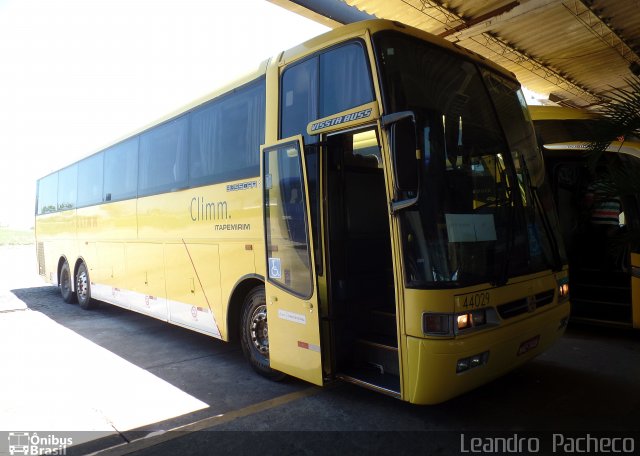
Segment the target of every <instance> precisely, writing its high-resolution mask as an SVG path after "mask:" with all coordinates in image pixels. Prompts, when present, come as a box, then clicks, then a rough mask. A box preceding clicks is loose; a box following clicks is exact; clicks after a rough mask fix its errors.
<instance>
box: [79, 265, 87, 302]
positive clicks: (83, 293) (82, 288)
mask: <svg viewBox="0 0 640 456" xmlns="http://www.w3.org/2000/svg"><path fill="white" fill-rule="evenodd" d="M77 288H78V298H80V300H82V301H84V300H85V299H87V272H86V271H80V273H78V283H77Z"/></svg>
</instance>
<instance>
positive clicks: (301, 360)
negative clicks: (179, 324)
mask: <svg viewBox="0 0 640 456" xmlns="http://www.w3.org/2000/svg"><path fill="white" fill-rule="evenodd" d="M303 150H304V149H303V144H302V137H301V136H297V137H295V138H289V139H285V140H282V141H279V142H277V143H275V144H273V145H268V146H264V147H263V148H262V166H263V207H264V220H265V238H266V248H265V252H266V267H267V271H266V285H265V291H266V301H267V321H268V322H269V323H268V324H269V329H268V331H269V358H270V365H271V368H272V369H275V370H278V371H280V372H284V373H286V374H289V375H292V376H294V377H298V378H301V379H303V380H306V381H308V382H311V383H315V384H316V385H322V357H321V351H320V316H319V312H318V288H317V286H316V280H315V277H316V272H315V268H314V264H315V263H314V258H313V257H314V252H313V249H312V248H311V246H312V245H313V243H312V241H313V240H312V238H311V236H312V230H311V227H310V224H309V221H310V220H311V218H310V213H309V195H308V192H307V189H308V188H309V187H308V186H307V176H306V170H305V166H304V160H303V157H302V151H303Z"/></svg>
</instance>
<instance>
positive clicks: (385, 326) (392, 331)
mask: <svg viewBox="0 0 640 456" xmlns="http://www.w3.org/2000/svg"><path fill="white" fill-rule="evenodd" d="M367 319H368V328H367V331H368V332H371V333H376V334H382V335H386V336H392V337H394V338H395V335H396V333H397V328H396V314H395V312H390V311H388V310H379V309H372V310H371V311H370V312H369V315H368V318H367Z"/></svg>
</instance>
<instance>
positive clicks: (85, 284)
mask: <svg viewBox="0 0 640 456" xmlns="http://www.w3.org/2000/svg"><path fill="white" fill-rule="evenodd" d="M76 297H77V299H78V304H79V305H80V307H82V308H83V309H94V308H96V307H97V306H98V305H97V303H96V301H94V300H93V299H91V281H90V280H89V271H88V270H87V265H86V264H84V263H80V266H78V272H77V273H76Z"/></svg>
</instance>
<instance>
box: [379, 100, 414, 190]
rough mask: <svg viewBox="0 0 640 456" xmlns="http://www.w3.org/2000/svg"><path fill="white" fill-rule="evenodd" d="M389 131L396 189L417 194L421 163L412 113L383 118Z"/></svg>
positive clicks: (401, 113) (400, 113)
mask: <svg viewBox="0 0 640 456" xmlns="http://www.w3.org/2000/svg"><path fill="white" fill-rule="evenodd" d="M382 125H383V126H385V127H387V128H388V129H389V130H388V131H389V145H390V147H391V157H392V158H393V165H394V170H395V178H396V188H397V189H398V190H400V191H404V192H417V191H418V186H419V182H420V180H419V174H418V173H419V170H420V163H419V161H418V160H419V157H418V153H417V152H416V150H417V142H416V125H415V120H414V115H413V113H412V112H411V111H403V112H398V113H394V114H389V115H387V116H384V117H383V118H382Z"/></svg>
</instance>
